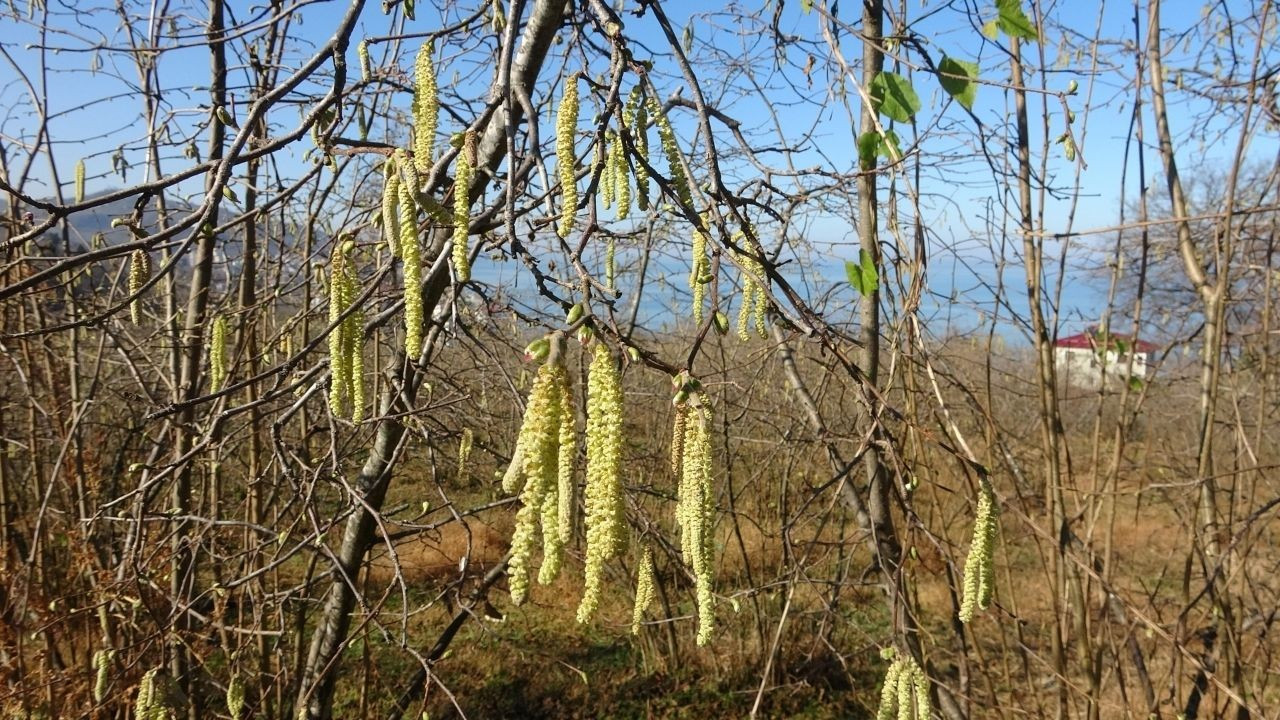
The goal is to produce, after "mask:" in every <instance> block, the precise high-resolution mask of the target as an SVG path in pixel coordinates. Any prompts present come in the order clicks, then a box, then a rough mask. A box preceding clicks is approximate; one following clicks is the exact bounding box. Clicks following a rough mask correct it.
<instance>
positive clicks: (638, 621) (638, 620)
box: [631, 545, 658, 635]
mask: <svg viewBox="0 0 1280 720" xmlns="http://www.w3.org/2000/svg"><path fill="white" fill-rule="evenodd" d="M657 586H658V582H657V578H656V577H655V573H654V571H653V548H651V547H649V546H648V545H646V546H645V548H644V555H642V556H641V557H640V566H639V567H637V568H636V604H635V607H634V608H633V609H632V611H631V634H632V635H639V634H640V626H641V625H643V624H644V611H645V610H648V609H649V606H650V605H652V604H653V598H654V595H655V594H656V590H657Z"/></svg>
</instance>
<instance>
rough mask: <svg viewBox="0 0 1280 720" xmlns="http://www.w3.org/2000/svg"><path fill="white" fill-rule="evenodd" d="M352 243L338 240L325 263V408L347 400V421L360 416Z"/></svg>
mask: <svg viewBox="0 0 1280 720" xmlns="http://www.w3.org/2000/svg"><path fill="white" fill-rule="evenodd" d="M354 248H355V243H354V242H352V241H350V240H342V241H339V243H338V244H337V246H336V247H334V249H333V257H332V258H331V260H330V263H329V322H330V323H331V324H334V328H333V330H332V331H331V332H330V333H329V372H330V375H331V378H330V384H329V408H330V409H331V410H332V411H333V414H334V415H342V414H343V401H344V400H349V401H350V403H351V422H354V423H358V422H360V421H361V420H362V419H363V418H364V311H363V310H361V309H360V308H359V307H355V306H356V301H357V299H358V298H359V295H360V276H359V275H358V274H357V273H356V268H355V265H354V263H353V261H352V259H351V254H352V252H353V251H354Z"/></svg>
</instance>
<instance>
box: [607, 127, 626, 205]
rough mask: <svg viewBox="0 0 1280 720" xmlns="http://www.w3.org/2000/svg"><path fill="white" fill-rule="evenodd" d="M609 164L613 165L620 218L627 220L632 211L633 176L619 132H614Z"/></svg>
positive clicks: (615, 193) (615, 194) (614, 189)
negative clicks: (628, 166)
mask: <svg viewBox="0 0 1280 720" xmlns="http://www.w3.org/2000/svg"><path fill="white" fill-rule="evenodd" d="M609 164H610V165H612V166H613V192H614V197H615V199H616V200H617V202H618V211H617V212H618V219H619V220H626V219H627V215H629V214H630V213H631V176H630V172H629V169H628V168H627V151H626V148H624V147H623V146H622V136H621V135H619V134H618V133H614V134H613V144H612V145H611V146H610V149H609Z"/></svg>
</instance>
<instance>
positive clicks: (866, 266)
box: [844, 250, 880, 297]
mask: <svg viewBox="0 0 1280 720" xmlns="http://www.w3.org/2000/svg"><path fill="white" fill-rule="evenodd" d="M858 259H859V260H860V262H856V263H855V262H853V261H852V260H845V261H844V274H845V277H847V278H848V279H849V284H850V285H852V286H853V289H854V290H856V291H858V294H859V295H862V296H863V297H870V296H871V294H872V293H874V292H875V291H876V289H877V288H879V287H880V278H879V274H878V273H877V272H876V263H875V259H874V258H872V257H871V253H869V252H867V251H866V250H862V251H860V252H859V253H858Z"/></svg>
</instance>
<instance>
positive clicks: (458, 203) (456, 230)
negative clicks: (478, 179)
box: [453, 130, 476, 282]
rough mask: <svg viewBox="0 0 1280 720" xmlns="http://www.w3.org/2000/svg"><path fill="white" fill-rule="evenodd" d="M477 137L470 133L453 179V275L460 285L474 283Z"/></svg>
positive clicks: (459, 153) (463, 145) (460, 152)
mask: <svg viewBox="0 0 1280 720" xmlns="http://www.w3.org/2000/svg"><path fill="white" fill-rule="evenodd" d="M475 163H476V133H475V131H474V130H468V131H467V133H466V135H465V136H464V137H463V141H462V148H461V149H460V150H459V151H458V162H457V166H456V168H455V170H454V177H453V274H454V276H455V277H456V278H457V279H458V282H467V281H468V280H470V279H471V258H470V255H469V254H468V247H467V237H468V233H469V232H470V228H471V197H470V195H471V181H472V180H473V179H474V178H475Z"/></svg>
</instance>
